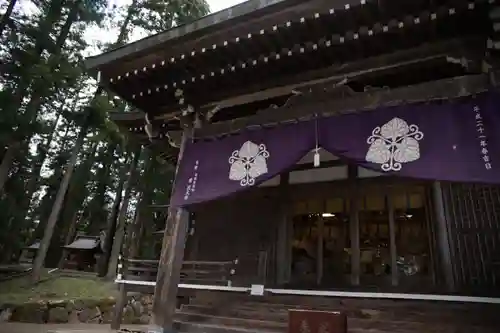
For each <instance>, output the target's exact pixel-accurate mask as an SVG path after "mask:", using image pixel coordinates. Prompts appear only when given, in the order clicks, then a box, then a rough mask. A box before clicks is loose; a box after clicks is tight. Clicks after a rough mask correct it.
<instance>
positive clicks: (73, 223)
mask: <svg viewBox="0 0 500 333" xmlns="http://www.w3.org/2000/svg"><path fill="white" fill-rule="evenodd" d="M77 222H78V212H74V214H73V217H72V218H71V222H70V225H69V227H68V231H67V232H66V236H65V237H64V245H68V244H70V243H71V241H72V240H73V238H74V237H75V231H76V224H77ZM64 260H66V251H64V250H63V254H62V256H61V258H60V259H59V264H57V267H58V268H63V265H64Z"/></svg>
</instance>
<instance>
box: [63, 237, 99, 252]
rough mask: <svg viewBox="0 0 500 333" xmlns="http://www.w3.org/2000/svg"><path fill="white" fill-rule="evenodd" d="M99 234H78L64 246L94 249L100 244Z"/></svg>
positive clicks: (70, 248) (77, 248)
mask: <svg viewBox="0 0 500 333" xmlns="http://www.w3.org/2000/svg"><path fill="white" fill-rule="evenodd" d="M99 242H100V240H99V237H98V236H77V237H76V238H75V240H74V241H73V242H72V243H71V244H68V245H65V246H63V248H65V249H68V250H93V249H96V248H97V247H98V246H99Z"/></svg>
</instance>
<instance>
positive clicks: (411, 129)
mask: <svg viewBox="0 0 500 333" xmlns="http://www.w3.org/2000/svg"><path fill="white" fill-rule="evenodd" d="M423 137H424V134H423V133H422V132H420V131H419V129H418V126H417V125H409V126H408V123H407V122H406V121H404V120H403V119H400V118H393V119H392V120H390V121H389V122H387V123H386V124H384V125H383V126H382V127H380V126H377V127H375V129H374V130H373V131H372V135H371V136H370V137H369V138H368V140H367V141H366V142H367V143H368V144H369V145H370V148H369V149H368V152H367V153H366V161H368V162H371V163H376V164H381V169H382V170H383V171H385V172H387V171H400V170H401V168H402V167H403V163H409V162H413V161H416V160H418V159H419V158H420V145H419V143H418V141H420V140H422V139H423Z"/></svg>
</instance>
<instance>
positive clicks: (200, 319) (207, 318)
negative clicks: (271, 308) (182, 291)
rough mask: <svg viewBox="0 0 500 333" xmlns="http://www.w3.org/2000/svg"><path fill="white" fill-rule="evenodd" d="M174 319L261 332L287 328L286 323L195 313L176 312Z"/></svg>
mask: <svg viewBox="0 0 500 333" xmlns="http://www.w3.org/2000/svg"><path fill="white" fill-rule="evenodd" d="M176 319H177V320H179V321H182V322H194V323H200V324H201V323H209V324H215V325H221V326H233V327H242V328H254V329H262V330H284V329H286V327H287V323H286V322H277V321H268V320H259V319H251V318H236V317H229V316H220V315H219V316H218V315H209V314H200V313H195V312H184V311H183V312H177V313H176Z"/></svg>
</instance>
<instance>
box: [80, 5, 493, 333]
mask: <svg viewBox="0 0 500 333" xmlns="http://www.w3.org/2000/svg"><path fill="white" fill-rule="evenodd" d="M499 13H500V9H499V8H498V7H497V1H495V0H437V1H436V0H414V1H399V0H383V1H371V0H356V1H351V0H335V1H323V0H311V1H298V0H286V1H285V0H267V1H262V0H251V1H248V2H245V3H243V4H241V5H238V6H235V7H233V8H230V9H227V10H225V11H222V12H219V13H215V14H212V15H209V16H206V17H204V18H202V19H200V20H198V21H196V22H193V23H191V24H187V25H185V26H180V27H177V28H174V29H172V30H169V31H166V32H164V33H161V34H158V35H155V36H151V37H148V38H145V39H143V40H140V41H138V42H135V43H132V44H130V45H125V46H123V47H121V48H118V49H116V50H113V51H110V52H108V53H105V54H102V55H99V56H96V57H93V58H90V59H88V60H87V66H88V68H89V70H91V71H93V73H94V74H95V75H96V77H98V78H99V80H100V83H101V84H102V85H103V86H105V88H106V89H109V90H111V91H112V92H113V93H115V94H117V95H119V96H120V97H121V98H123V99H124V100H126V101H127V102H128V103H130V105H133V106H134V107H135V108H136V109H134V110H132V111H129V112H125V113H114V114H112V118H113V120H114V121H115V122H116V123H117V124H118V125H119V126H120V127H121V128H122V129H123V130H124V131H128V132H130V133H131V135H133V136H134V137H136V138H137V140H141V141H142V142H143V143H144V144H145V145H148V146H149V147H150V148H151V149H153V150H155V151H156V152H158V154H159V155H161V156H162V157H163V158H164V159H165V160H167V161H169V162H171V163H178V165H177V176H176V179H175V183H174V185H175V186H174V187H175V188H174V191H173V194H172V198H171V202H170V208H169V217H168V221H167V228H166V232H165V237H167V236H168V237H169V240H168V241H164V246H163V250H162V254H161V259H160V265H159V273H158V278H157V283H156V289H155V305H154V323H155V324H156V325H158V326H160V327H164V328H168V327H170V326H171V324H172V318H173V313H174V307H175V304H174V301H173V299H175V295H176V293H177V285H178V282H179V272H180V269H181V266H182V261H183V260H184V259H186V260H232V259H234V258H235V257H239V258H256V257H257V256H260V257H262V253H265V254H266V260H253V261H252V260H249V261H248V264H244V261H243V260H242V261H241V262H240V264H239V265H240V266H242V267H244V269H242V270H239V271H238V270H237V271H236V275H235V277H234V281H233V286H234V288H236V287H249V286H250V284H255V283H259V284H261V285H264V287H265V290H266V292H269V293H271V294H283V295H296V296H300V295H318V296H332V297H338V296H339V295H340V294H339V291H340V290H342V291H344V292H346V293H347V294H342V295H344V296H345V295H348V293H349V292H350V291H362V292H375V293H379V294H377V295H379V296H377V295H375V296H373V294H370V295H371V296H369V297H382V298H384V297H387V298H391V297H396V296H394V295H395V294H390V295H392V296H390V295H389V294H387V292H398V294H397V295H400V296H398V297H403V296H401V295H402V294H405V295H407V297H408V298H410V299H411V298H413V299H417V298H418V297H420V299H424V298H422V297H423V296H418V297H417V296H415V295H422V294H427V295H430V296H429V297H430V298H425V299H436V300H438V299H439V297H440V296H438V295H443V294H446V293H452V294H456V295H459V296H464V297H465V296H470V295H479V296H481V295H486V296H492V295H496V294H498V293H500V268H499V262H500V255H499V251H500V232H499V230H500V187H499V184H500V160H499V158H500V157H499V156H500V155H499V153H500V131H498V128H500V111H499V105H500V95H498V94H497V88H496V79H495V78H496V75H495V74H496V70H497V66H498V58H497V53H496V52H497V51H496V50H497V49H498V48H500V46H499V45H500V44H499V42H498V41H497V39H496V34H497V31H498V24H500V23H498V22H497V20H498V19H499V18H500V14H499ZM166 181H167V180H166ZM188 212H189V213H188ZM193 221H196V225H195V228H194V232H190V233H189V236H187V234H188V229H189V228H188V223H190V222H191V225H192V223H193ZM186 240H187V241H186ZM250 262H253V263H257V262H259V263H260V264H255V265H253V264H250ZM263 262H264V263H265V266H266V269H265V274H262V270H260V273H259V278H258V279H256V278H255V276H257V271H258V269H257V266H259V265H261V264H262V263H263ZM167 263H169V264H167ZM252 265H253V266H252ZM203 288H204V287H199V288H198V289H203ZM269 288H271V289H269ZM272 288H275V289H272ZM211 290H214V289H211ZM225 290H226V291H227V290H229V291H231V290H232V289H230V288H229V287H228V288H226V289H225ZM245 290H246V289H245ZM353 295H354V294H353ZM388 295H389V296H388ZM412 295H413V296H412ZM432 295H434V296H432ZM345 297H349V296H345ZM352 297H357V296H352Z"/></svg>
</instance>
